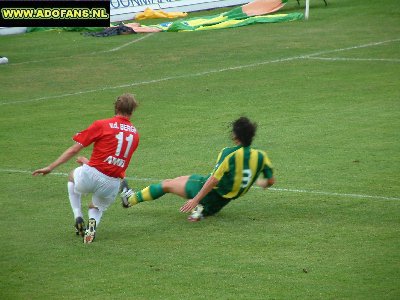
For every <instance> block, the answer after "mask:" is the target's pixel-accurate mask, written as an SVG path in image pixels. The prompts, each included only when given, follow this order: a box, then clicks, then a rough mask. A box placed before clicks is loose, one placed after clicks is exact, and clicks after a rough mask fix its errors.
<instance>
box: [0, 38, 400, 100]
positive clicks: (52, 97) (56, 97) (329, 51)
mask: <svg viewBox="0 0 400 300" xmlns="http://www.w3.org/2000/svg"><path fill="white" fill-rule="evenodd" d="M398 41H400V39H394V40H386V41H380V42H373V43H368V44H363V45H358V46H352V47H347V48H339V49H333V50H326V51H320V52H316V53H311V54H308V55H299V56H292V57H287V58H281V59H275V60H267V61H261V62H258V63H252V64H247V65H239V66H233V67H226V68H222V69H215V70H209V71H203V72H199V73H194V74H184V75H177V76H171V77H164V78H159V79H153V80H148V81H139V82H132V83H126V84H123V85H118V86H110V87H103V88H98V89H92V90H86V91H78V92H74V93H66V94H61V95H54V96H45V97H40V98H35V99H29V100H17V101H13V102H0V105H8V104H17V103H26V102H36V101H42V100H50V99H58V98H64V97H69V96H77V95H82V94H88V93H95V92H100V91H105V90H111V89H118V88H125V87H133V86H138V85H144V84H151V83H158V82H163V81H168V80H174V79H181V78H190V77H198V76H203V75H209V74H214V73H221V72H225V71H234V70H241V69H246V68H251V67H258V66H262V65H266V64H272V63H280V62H286V61H292V60H297V59H309V58H312V57H314V56H319V55H324V54H329V53H335V52H341V51H347V50H353V49H359V48H366V47H372V46H378V45H382V44H386V43H392V42H398Z"/></svg>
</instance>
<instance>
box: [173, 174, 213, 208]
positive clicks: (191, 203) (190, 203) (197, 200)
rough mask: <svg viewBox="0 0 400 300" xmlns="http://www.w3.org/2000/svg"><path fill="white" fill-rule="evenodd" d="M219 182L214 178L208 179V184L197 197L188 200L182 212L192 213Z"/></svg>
mask: <svg viewBox="0 0 400 300" xmlns="http://www.w3.org/2000/svg"><path fill="white" fill-rule="evenodd" d="M218 182H219V180H218V179H217V178H215V177H214V176H212V175H211V176H210V178H208V179H207V181H206V183H205V184H204V185H203V187H202V188H201V190H200V191H199V192H198V193H197V195H196V196H195V197H194V198H193V199H190V200H188V201H187V202H186V203H185V204H184V205H183V206H182V207H181V212H190V211H191V210H192V209H194V208H195V207H196V206H197V204H199V203H200V201H201V199H203V198H204V197H205V196H206V195H207V194H208V193H209V192H211V190H212V189H213V188H214V187H215V186H216V185H217V184H218Z"/></svg>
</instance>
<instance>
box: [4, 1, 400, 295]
mask: <svg viewBox="0 0 400 300" xmlns="http://www.w3.org/2000/svg"><path fill="white" fill-rule="evenodd" d="M299 10H301V9H300V8H298V7H297V3H296V1H292V2H289V3H288V5H287V6H285V8H284V10H283V12H292V11H299ZM399 10H400V9H399V8H398V5H397V4H396V3H395V2H393V1H388V0H384V1H380V2H376V1H371V0H368V1H363V2H354V1H349V0H343V1H334V0H330V1H329V2H328V7H324V4H323V2H322V1H314V2H312V3H311V10H310V19H309V20H308V21H296V22H290V23H281V24H264V25H254V26H248V27H243V28H238V29H226V30H216V31H209V32H195V33H158V34H153V35H135V36H118V37H111V38H89V37H84V36H82V35H80V34H79V33H75V32H55V31H51V32H39V33H32V34H24V35H16V36H1V37H0V45H1V51H2V52H1V53H0V55H3V56H7V57H8V58H9V60H10V63H9V64H8V65H1V66H0V82H1V87H0V128H1V131H0V151H1V154H2V155H1V156H0V188H1V191H2V197H1V201H0V208H1V209H0V211H1V213H0V216H1V218H0V222H1V223H0V224H1V227H2V228H3V230H2V232H1V233H0V238H1V241H2V242H1V244H0V245H1V246H0V247H1V251H0V253H1V254H0V257H1V260H0V266H1V268H0V270H1V271H0V285H1V288H0V297H1V298H2V299H52V298H55V297H58V298H66V299H78V298H82V296H90V297H92V298H94V299H105V298H109V299H119V298H126V299H184V298H194V299H208V298H212V297H213V298H217V299H294V298H298V299H302V298H311V299H397V298H399V296H400V289H399V287H398V281H399V276H400V272H399V267H400V266H399V259H400V257H399V251H398V249H399V246H400V243H399V228H400V227H399V206H400V204H399V197H400V196H399V195H400V186H399V181H398V170H399V167H400V160H399V133H398V132H400V131H399V129H400V122H399V108H400V107H399V89H398V83H399V78H400V77H399V75H400V71H399V54H398V53H399V50H400V49H399V46H400V41H399V39H400V34H399V33H400V30H399V27H398V22H399ZM209 13H213V14H214V13H215V12H209ZM201 14H204V12H203V13H197V14H193V15H201ZM134 41H136V42H134ZM121 46H123V47H122V48H120V47H121ZM112 49H119V50H115V51H111V50H112ZM345 49H346V50H345ZM309 55H311V56H310V57H309V58H304V57H303V58H302V56H309ZM124 92H132V93H134V94H136V95H137V97H138V99H139V100H140V102H141V107H140V109H139V110H138V112H137V114H136V115H135V116H134V119H133V122H134V123H135V125H136V126H137V127H138V129H139V131H140V133H141V144H140V146H139V149H138V151H137V153H135V155H134V158H133V161H132V164H131V167H130V168H129V169H128V176H129V178H130V183H131V185H133V186H134V187H135V188H142V187H145V186H146V185H148V184H150V183H152V182H157V181H158V180H160V179H163V178H172V177H175V176H179V175H184V174H191V173H200V174H206V173H208V172H210V170H211V169H212V167H213V164H214V162H215V159H216V155H217V154H218V151H219V150H220V149H221V148H222V147H225V146H228V145H230V141H229V133H228V126H229V122H230V121H232V120H233V119H234V118H237V117H238V116H240V115H243V114H244V115H247V116H249V117H250V118H252V119H254V120H256V121H257V122H258V124H259V130H258V134H257V138H256V140H255V143H254V145H255V146H256V147H258V148H261V149H265V150H267V152H268V153H269V155H270V158H271V159H272V162H273V163H274V166H275V170H276V176H277V184H276V186H274V188H275V189H273V190H270V191H262V190H260V189H252V190H251V191H250V192H249V193H248V194H247V195H246V196H245V197H244V198H241V199H239V200H238V201H235V202H234V203H232V204H230V205H229V206H227V207H226V208H224V210H223V211H221V213H219V214H218V215H217V216H215V217H212V218H209V219H206V220H205V221H203V222H200V223H196V224H191V223H188V222H186V221H185V215H183V214H180V213H179V211H178V209H179V207H180V205H181V204H182V201H181V200H180V199H178V198H177V197H174V196H170V195H167V196H165V197H164V198H163V199H161V200H158V201H156V202H153V203H144V204H141V205H138V206H136V207H134V208H131V209H129V210H122V208H121V207H120V206H119V205H117V204H115V205H113V206H112V207H111V208H110V209H109V210H108V211H107V212H106V213H105V214H104V217H103V219H102V223H101V225H100V226H99V230H98V236H97V238H96V242H95V243H93V244H91V245H84V244H82V243H81V242H80V240H79V239H78V238H76V237H75V236H74V233H73V228H72V225H73V218H72V213H71V212H70V208H69V204H68V199H67V194H66V174H67V173H68V172H69V171H70V170H71V169H72V168H74V167H75V164H74V162H73V161H71V162H69V163H67V164H65V165H63V166H60V167H59V168H58V169H57V170H56V173H55V174H54V175H49V176H47V177H39V178H33V177H32V176H31V175H30V172H31V171H32V170H34V169H36V168H39V167H42V166H44V165H46V164H48V163H49V162H50V161H52V160H53V159H55V158H56V157H57V156H58V155H59V154H60V153H61V152H62V151H63V150H64V149H65V148H66V147H68V146H70V145H71V140H70V137H71V136H72V135H73V134H75V132H77V131H78V130H81V129H83V128H85V127H86V126H88V125H89V124H90V123H91V122H92V121H93V120H94V119H99V118H106V117H109V116H110V114H111V113H112V101H113V99H115V97H116V96H117V95H119V94H121V93H124ZM84 154H86V155H89V154H90V149H87V150H85V151H84ZM88 201H89V199H88V198H84V201H83V203H84V204H85V203H86V202H88Z"/></svg>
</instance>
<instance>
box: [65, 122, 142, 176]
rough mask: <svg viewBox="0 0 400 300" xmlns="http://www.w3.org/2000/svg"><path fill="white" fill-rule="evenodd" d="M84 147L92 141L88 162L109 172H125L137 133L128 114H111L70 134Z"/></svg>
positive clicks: (136, 143) (135, 144)
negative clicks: (126, 116)
mask: <svg viewBox="0 0 400 300" xmlns="http://www.w3.org/2000/svg"><path fill="white" fill-rule="evenodd" d="M72 139H73V140H74V141H75V142H77V143H79V144H81V145H82V146H84V147H87V146H89V145H90V144H92V143H94V145H93V151H92V156H91V157H90V160H89V162H88V165H89V166H91V167H94V168H96V169H97V170H99V171H100V172H101V173H103V174H105V175H107V176H111V177H116V178H117V177H120V178H123V177H124V176H125V170H126V168H128V166H129V162H130V160H131V157H132V154H133V152H134V151H135V150H136V148H137V146H138V144H139V134H138V132H137V130H136V128H135V127H134V126H133V125H132V123H131V122H130V121H129V119H128V118H125V117H122V116H115V117H113V118H110V119H104V120H98V121H95V122H93V124H92V125H90V126H89V127H88V128H87V129H85V130H83V131H81V132H78V133H77V134H75V135H74V137H73V138H72Z"/></svg>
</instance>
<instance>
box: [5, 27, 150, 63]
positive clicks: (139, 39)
mask: <svg viewBox="0 0 400 300" xmlns="http://www.w3.org/2000/svg"><path fill="white" fill-rule="evenodd" d="M153 34H154V33H149V34H146V35H144V36H142V37H140V38H138V39H135V40H132V41H129V42H127V43H125V44H122V45H121V46H118V47H115V48H112V49H109V50H103V51H95V52H90V53H85V54H76V55H68V56H58V57H53V58H46V59H38V60H30V61H23V62H18V63H11V65H13V66H16V65H26V64H31V63H42V62H45V61H51V60H53V61H54V60H60V59H66V58H73V57H85V56H91V55H96V54H101V53H109V52H114V51H118V50H120V49H122V48H125V47H127V46H129V45H132V44H134V43H137V42H140V41H142V40H144V39H146V38H148V37H150V36H152V35H153Z"/></svg>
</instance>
